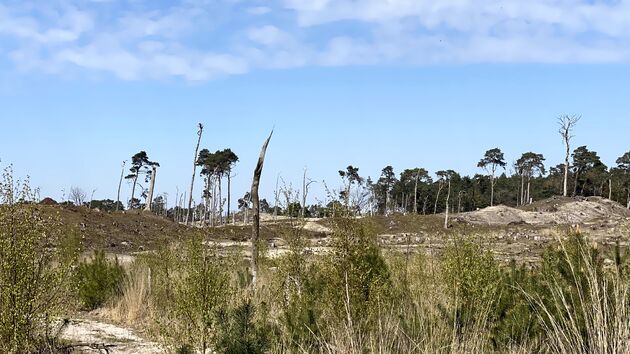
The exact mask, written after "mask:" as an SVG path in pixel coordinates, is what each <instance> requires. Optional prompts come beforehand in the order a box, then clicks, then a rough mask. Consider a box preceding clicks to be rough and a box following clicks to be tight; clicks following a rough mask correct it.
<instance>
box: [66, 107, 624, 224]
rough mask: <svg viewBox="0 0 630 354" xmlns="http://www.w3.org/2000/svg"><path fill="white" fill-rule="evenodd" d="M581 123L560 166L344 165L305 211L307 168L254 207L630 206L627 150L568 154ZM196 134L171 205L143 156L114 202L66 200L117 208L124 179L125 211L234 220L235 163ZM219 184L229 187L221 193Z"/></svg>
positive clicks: (532, 158) (569, 128)
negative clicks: (562, 202)
mask: <svg viewBox="0 0 630 354" xmlns="http://www.w3.org/2000/svg"><path fill="white" fill-rule="evenodd" d="M579 120H580V117H579V116H562V117H560V118H559V119H558V123H559V133H560V135H561V137H562V140H563V142H564V145H565V147H566V158H565V161H564V163H561V164H556V165H552V166H547V164H546V159H545V157H544V155H543V154H540V153H537V152H531V151H530V152H525V153H523V154H522V155H521V156H520V157H519V158H518V159H516V160H515V161H513V162H512V163H511V164H508V160H506V158H505V156H504V153H503V152H502V150H501V149H500V148H493V149H489V150H488V151H486V153H485V154H484V155H483V156H481V159H480V160H479V162H478V163H477V167H478V168H480V169H481V170H483V171H484V173H479V174H475V175H474V176H465V175H462V174H460V173H458V172H456V171H454V170H440V171H437V172H435V174H433V175H432V174H431V173H430V172H429V171H428V170H427V169H425V168H422V167H413V168H408V169H404V170H403V171H401V172H400V173H399V175H398V176H397V175H396V172H395V171H394V169H393V167H392V166H386V167H384V168H383V169H382V171H381V174H380V176H379V177H378V179H376V180H373V179H372V178H371V177H369V176H368V177H365V176H361V174H360V173H359V168H358V167H355V166H352V165H349V166H347V167H346V168H345V169H343V170H340V171H339V177H340V179H341V181H340V182H341V183H339V184H338V185H339V187H338V188H329V187H328V184H327V183H326V182H325V181H323V182H322V185H323V187H324V190H325V192H326V193H325V195H326V197H325V198H324V200H316V202H315V203H313V204H310V205H307V198H306V197H307V195H308V193H309V189H310V187H311V184H313V183H314V182H315V181H313V180H311V179H309V178H308V176H307V171H306V169H305V170H304V175H303V181H301V188H298V189H294V188H293V187H292V186H291V185H289V186H287V184H286V183H285V182H284V181H283V180H282V184H280V183H279V182H280V180H281V178H278V180H277V181H276V188H275V192H274V196H273V201H272V202H271V203H270V202H269V201H268V200H267V199H262V200H261V201H260V209H261V211H262V212H266V213H271V214H273V215H288V216H293V217H327V216H335V215H336V213H338V212H339V211H341V210H346V211H349V212H350V213H351V214H353V215H378V214H380V215H387V214H391V213H417V214H436V213H443V212H446V211H448V212H450V213H459V212H465V211H472V210H476V209H479V208H484V207H488V206H493V205H496V204H502V205H508V206H523V205H526V204H529V203H532V202H533V201H535V200H540V199H544V198H549V197H552V196H558V195H563V196H583V197H588V196H601V197H605V198H609V199H611V200H614V201H616V202H619V203H621V204H624V205H626V206H627V207H628V208H630V151H628V152H625V153H623V154H622V155H621V156H620V157H619V158H617V159H616V165H615V166H610V167H609V166H606V165H605V164H604V163H603V162H602V160H601V158H600V156H599V155H598V153H597V152H596V151H593V150H591V149H589V148H588V146H586V145H584V146H579V147H577V148H575V149H572V147H571V140H572V138H573V135H572V133H573V129H574V128H575V126H576V124H577V123H578V122H579ZM202 133H203V125H202V124H199V125H198V131H197V135H198V138H197V144H196V147H195V153H194V157H195V158H194V163H193V173H192V178H191V184H190V189H189V190H188V191H182V192H181V193H180V191H179V189H178V190H177V193H176V195H175V201H174V202H172V203H169V201H168V194H166V193H162V194H159V195H157V196H156V197H154V194H155V192H154V186H155V180H156V176H157V171H158V167H160V164H159V163H158V162H155V161H152V160H150V159H149V157H148V154H147V153H146V152H145V151H140V152H138V153H136V154H134V155H133V156H132V157H131V164H130V167H129V169H128V173H127V174H126V175H125V168H126V162H123V165H122V170H121V175H120V180H119V184H118V193H117V200H116V201H115V202H114V201H113V200H111V199H107V200H98V201H95V200H92V201H90V202H89V203H87V202H86V199H87V198H86V197H85V193H84V192H82V191H81V190H80V189H78V188H73V189H71V190H70V194H69V196H68V198H69V200H71V201H72V202H73V204H75V205H84V204H85V205H88V206H91V207H98V208H100V209H104V210H122V209H124V207H123V203H122V202H121V200H120V194H121V187H122V182H123V180H127V181H128V182H129V184H130V185H131V196H130V198H129V199H128V200H127V203H126V209H144V210H146V211H152V212H154V213H156V214H158V215H163V216H165V217H168V218H172V219H173V220H175V221H179V222H193V221H199V222H203V223H206V224H210V225H216V224H221V223H227V222H230V221H234V220H235V216H234V215H232V214H231V210H230V208H229V207H228V206H229V205H231V198H232V192H231V178H232V177H233V175H232V171H233V169H234V166H235V165H236V163H237V162H238V160H239V158H238V156H237V155H236V154H235V153H234V152H233V151H232V150H231V149H229V148H226V149H223V150H217V151H215V152H211V151H210V150H209V149H207V148H202V149H200V143H201V138H202ZM198 170H199V171H198ZM197 176H198V177H200V178H201V179H202V181H201V182H202V183H203V188H202V192H201V194H200V195H199V196H197V198H195V197H194V196H193V194H192V193H193V191H194V186H195V177H197ZM224 182H226V184H227V186H226V187H227V188H224ZM225 189H227V191H225ZM136 192H138V193H136ZM197 201H198V202H197ZM169 204H170V205H171V206H170V207H169ZM250 208H252V201H251V198H250V194H249V192H247V193H245V194H244V195H243V196H242V197H241V198H238V209H239V211H240V213H238V214H239V216H238V217H239V218H240V220H241V221H247V219H248V211H249V209H250ZM230 218H231V219H230Z"/></svg>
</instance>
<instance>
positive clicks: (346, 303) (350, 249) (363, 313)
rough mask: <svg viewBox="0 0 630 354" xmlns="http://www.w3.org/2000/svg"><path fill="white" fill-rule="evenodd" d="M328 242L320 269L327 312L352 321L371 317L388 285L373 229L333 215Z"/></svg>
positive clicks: (385, 293) (384, 263) (388, 277)
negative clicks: (324, 282)
mask: <svg viewBox="0 0 630 354" xmlns="http://www.w3.org/2000/svg"><path fill="white" fill-rule="evenodd" d="M330 245H331V248H332V251H331V254H330V256H329V257H330V258H329V259H328V260H327V262H326V268H325V269H324V272H325V278H326V287H325V293H326V294H325V295H326V296H327V300H329V301H330V303H329V304H330V305H332V308H330V309H329V310H330V312H331V315H333V316H340V315H341V316H342V317H343V318H345V319H346V321H348V322H350V321H353V322H355V323H361V322H365V321H370V320H372V319H373V316H374V315H375V313H376V311H377V310H378V307H379V303H380V301H381V300H384V299H386V298H387V296H388V295H389V289H390V285H391V283H390V274H389V269H388V267H387V264H386V262H385V259H384V258H383V256H382V255H381V249H380V247H379V245H378V242H377V239H376V233H375V232H374V230H373V229H372V228H370V226H369V225H367V224H366V223H365V222H363V221H359V220H354V219H337V220H336V221H335V224H334V228H333V235H332V240H331V244H330ZM342 309H343V310H342Z"/></svg>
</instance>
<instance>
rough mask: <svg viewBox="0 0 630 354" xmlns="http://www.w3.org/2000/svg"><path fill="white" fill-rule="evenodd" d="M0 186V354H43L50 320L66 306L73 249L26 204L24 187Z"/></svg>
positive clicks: (68, 236) (66, 236) (8, 179)
mask: <svg viewBox="0 0 630 354" xmlns="http://www.w3.org/2000/svg"><path fill="white" fill-rule="evenodd" d="M3 177H4V178H3V180H2V181H0V353H35V352H39V353H41V352H49V351H52V350H53V348H54V344H55V341H56V338H54V336H51V335H49V333H51V332H52V331H51V326H52V325H53V323H54V321H55V320H56V316H58V315H59V314H61V313H62V311H64V310H65V309H66V308H67V307H68V304H69V303H70V301H69V299H70V294H71V290H72V287H71V285H72V284H71V282H69V281H68V279H71V278H72V271H73V269H74V264H75V262H76V257H77V253H78V252H77V248H78V244H77V243H76V240H77V239H76V237H74V233H68V230H67V229H65V228H64V227H63V226H62V224H61V223H60V222H59V219H58V218H57V217H48V216H46V215H45V214H43V213H41V211H40V210H39V209H38V208H37V206H35V205H34V204H32V203H29V202H28V201H30V200H34V198H33V196H34V193H33V192H32V191H31V190H30V189H29V186H28V183H26V184H24V185H19V183H14V182H13V177H12V171H11V169H10V168H9V169H7V170H5V173H4V175H3ZM20 189H21V190H22V191H21V192H20V193H16V192H15V191H16V190H20Z"/></svg>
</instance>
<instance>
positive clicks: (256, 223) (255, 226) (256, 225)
mask: <svg viewBox="0 0 630 354" xmlns="http://www.w3.org/2000/svg"><path fill="white" fill-rule="evenodd" d="M272 135H273V130H272V131H271V133H270V134H269V137H268V138H267V140H265V143H264V144H263V146H262V148H261V150H260V156H259V157H258V163H257V164H256V169H255V170H254V178H253V179H252V190H251V198H252V207H253V211H254V215H253V217H254V220H253V222H252V288H253V289H254V291H256V286H257V281H258V239H259V238H260V200H259V198H258V186H259V185H260V175H261V174H262V170H263V165H264V163H265V154H266V153H267V147H268V146H269V141H270V140H271V136H272Z"/></svg>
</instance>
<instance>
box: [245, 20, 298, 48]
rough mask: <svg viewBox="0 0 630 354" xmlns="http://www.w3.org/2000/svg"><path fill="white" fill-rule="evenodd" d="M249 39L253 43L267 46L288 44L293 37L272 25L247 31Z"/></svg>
mask: <svg viewBox="0 0 630 354" xmlns="http://www.w3.org/2000/svg"><path fill="white" fill-rule="evenodd" d="M247 37H248V38H249V39H250V40H251V41H253V42H256V43H259V44H263V45H266V46H273V45H276V44H281V43H286V42H287V41H290V40H291V36H290V35H289V34H288V33H286V32H284V31H281V30H280V29H278V28H277V27H276V26H272V25H266V26H262V27H256V28H251V29H249V31H247Z"/></svg>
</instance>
